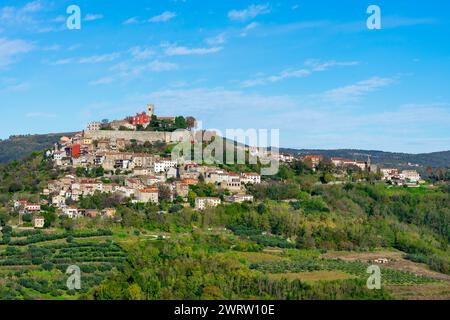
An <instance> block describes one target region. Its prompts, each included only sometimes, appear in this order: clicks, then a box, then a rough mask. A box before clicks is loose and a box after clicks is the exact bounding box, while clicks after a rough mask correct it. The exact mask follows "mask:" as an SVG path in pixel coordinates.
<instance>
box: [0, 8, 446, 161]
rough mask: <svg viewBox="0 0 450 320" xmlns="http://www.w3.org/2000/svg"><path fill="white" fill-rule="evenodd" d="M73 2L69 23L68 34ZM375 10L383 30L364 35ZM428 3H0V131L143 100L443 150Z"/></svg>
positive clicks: (285, 140)
mask: <svg viewBox="0 0 450 320" xmlns="http://www.w3.org/2000/svg"><path fill="white" fill-rule="evenodd" d="M73 4H75V5H78V6H79V7H80V8H81V13H82V19H83V20H82V28H81V30H68V29H67V27H66V21H65V20H66V19H67V17H68V14H66V8H67V7H68V6H69V5H73ZM371 4H375V5H378V6H379V7H380V8H381V14H382V16H381V17H382V29H381V30H369V29H368V28H367V27H366V20H367V18H368V17H369V15H368V14H367V13H366V10H367V7H368V6H369V5H371ZM449 12H450V3H449V2H448V1H441V0H428V1H423V0H420V1H419V0H418V1H406V0H395V1H392V0H390V1H381V0H371V1H364V0H341V1H328V0H315V1H301V0H298V1H295V0H292V1H291V0H289V1H287V0H286V1H262V2H258V1H243V0H239V1H238V0H228V1H215V0H211V1H204V0H167V1H163V0H159V1H123V0H115V1H110V0H108V1H107V0H84V1H81V0H72V1H55V0H38V1H18V0H14V1H5V0H1V1H0V108H1V122H0V123H1V126H0V138H6V137H8V136H9V135H11V134H25V133H47V132H62V131H75V130H81V129H82V128H83V127H84V125H85V124H86V123H87V122H89V121H91V120H101V119H104V118H107V119H118V118H123V117H124V116H126V115H130V114H134V113H135V112H137V111H140V110H144V108H145V106H146V104H147V103H150V102H152V103H155V104H156V108H157V113H158V114H159V115H163V116H167V115H178V114H181V115H193V116H195V117H196V118H197V119H199V120H201V121H202V122H203V127H205V128H217V129H221V130H224V129H226V128H243V129H247V128H267V129H280V138H281V145H282V146H285V147H294V148H327V149H331V148H361V149H372V150H385V151H401V152H412V153H421V152H432V151H442V150H449V149H450V90H449V87H450V86H449V83H450V42H449V39H450V25H449V24H450V19H449V15H450V13H449Z"/></svg>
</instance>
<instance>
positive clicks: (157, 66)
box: [147, 60, 178, 72]
mask: <svg viewBox="0 0 450 320" xmlns="http://www.w3.org/2000/svg"><path fill="white" fill-rule="evenodd" d="M147 67H148V70H150V71H155V72H161V71H171V70H176V69H178V65H176V64H175V63H170V62H161V61H159V60H154V61H152V62H150V63H149V64H148V65H147Z"/></svg>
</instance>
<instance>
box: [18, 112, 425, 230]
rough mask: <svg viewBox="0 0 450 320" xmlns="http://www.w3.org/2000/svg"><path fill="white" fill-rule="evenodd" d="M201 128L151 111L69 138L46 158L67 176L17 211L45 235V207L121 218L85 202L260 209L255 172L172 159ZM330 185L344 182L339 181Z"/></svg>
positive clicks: (395, 174) (71, 214)
mask: <svg viewBox="0 0 450 320" xmlns="http://www.w3.org/2000/svg"><path fill="white" fill-rule="evenodd" d="M195 122H196V120H195V119H194V118H193V117H186V118H184V117H158V116H156V115H155V107H154V105H148V106H147V110H146V112H142V113H138V114H136V115H135V116H130V117H127V118H125V119H123V120H116V121H111V122H110V121H107V120H104V121H102V122H92V123H89V124H88V125H87V127H86V129H85V130H84V131H83V132H80V133H77V134H75V135H74V136H72V137H62V138H61V139H60V141H59V143H57V144H55V146H54V148H53V149H52V150H48V151H47V152H46V153H45V156H46V157H47V159H49V160H50V161H52V163H53V166H54V167H55V168H58V169H61V170H64V171H65V172H68V174H66V175H65V176H63V177H61V178H59V179H57V180H52V181H48V185H47V187H46V188H45V189H44V190H43V191H42V193H41V195H42V197H43V200H42V202H41V203H29V202H27V201H24V200H20V199H17V200H15V202H14V210H15V211H18V212H19V213H22V214H31V215H33V217H34V218H33V226H34V227H35V228H42V227H43V226H44V224H45V221H44V218H43V217H41V216H40V215H39V213H40V211H41V205H49V206H52V207H54V208H56V210H57V212H58V214H59V215H62V216H66V217H68V218H70V219H77V218H80V217H82V216H86V217H91V218H95V217H98V216H101V217H105V218H111V219H114V218H115V209H113V208H106V209H104V210H101V211H99V210H95V209H80V207H79V206H78V203H79V202H80V201H81V200H82V199H84V198H86V197H90V196H94V195H96V194H108V195H111V196H114V197H117V198H119V199H128V200H129V201H131V202H132V203H135V204H148V203H152V204H154V205H158V204H160V203H161V202H166V203H173V204H177V205H178V206H191V207H193V208H195V210H205V209H207V208H209V207H217V206H219V205H221V204H226V203H244V202H253V201H254V196H253V195H251V194H249V193H248V192H247V189H248V187H249V186H255V185H258V184H261V183H263V177H261V175H260V174H259V173H257V172H251V171H248V170H246V171H243V172H229V171H227V170H225V169H223V168H221V167H220V166H214V165H203V164H201V163H195V162H194V161H185V160H184V159H172V158H171V157H169V154H170V153H169V152H168V151H170V146H171V145H173V144H174V143H176V142H177V141H178V140H179V139H181V138H180V136H177V135H176V134H175V135H174V134H173V132H175V131H176V130H178V129H185V130H188V131H191V130H193V129H194V128H195ZM246 151H248V152H256V149H254V148H252V147H246ZM268 154H269V156H270V157H272V158H275V160H277V161H279V162H280V163H292V162H294V161H302V162H303V163H305V164H306V165H307V166H309V167H310V168H311V169H312V170H315V168H317V167H318V166H320V165H331V166H333V167H335V168H341V169H342V172H346V171H345V170H347V169H352V170H359V171H362V172H372V173H374V174H377V175H378V177H379V179H380V180H385V181H386V182H388V183H390V184H394V185H407V186H416V185H418V184H419V182H420V181H421V178H420V175H419V174H418V173H417V172H416V171H403V172H400V171H398V170H396V169H380V168H378V166H376V165H374V164H371V162H370V159H368V160H367V161H356V160H348V159H343V158H331V159H325V158H324V157H322V156H319V155H307V156H302V157H295V156H293V155H286V154H275V153H274V154H271V153H270V152H269V153H268ZM335 176H336V177H338V178H339V177H342V176H343V175H342V174H340V175H339V174H338V175H335ZM333 180H336V179H333ZM199 183H202V184H209V185H213V186H214V187H215V188H217V189H220V190H222V191H223V193H222V194H223V196H221V197H193V196H192V193H191V190H192V189H193V188H195V186H197V185H198V184H199ZM330 183H339V179H338V180H337V181H334V182H330Z"/></svg>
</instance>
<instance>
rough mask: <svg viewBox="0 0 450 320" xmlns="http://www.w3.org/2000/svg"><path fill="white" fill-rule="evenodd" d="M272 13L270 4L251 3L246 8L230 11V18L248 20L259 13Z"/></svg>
mask: <svg viewBox="0 0 450 320" xmlns="http://www.w3.org/2000/svg"><path fill="white" fill-rule="evenodd" d="M268 13H270V6H269V5H268V4H262V5H254V4H252V5H250V6H249V7H248V8H247V9H244V10H231V11H230V12H228V18H230V20H235V21H246V20H249V19H253V18H256V17H257V16H259V15H263V14H268Z"/></svg>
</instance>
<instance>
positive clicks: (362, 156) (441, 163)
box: [0, 132, 450, 168]
mask: <svg viewBox="0 0 450 320" xmlns="http://www.w3.org/2000/svg"><path fill="white" fill-rule="evenodd" d="M73 134H75V133H74V132H66V133H49V134H37V135H16V136H11V137H10V138H9V139H5V140H0V163H7V162H10V161H13V160H20V159H23V158H24V157H26V156H28V155H30V154H31V153H32V152H35V151H42V150H45V149H48V148H51V147H52V146H53V144H54V143H56V142H58V141H59V139H60V138H61V137H62V136H71V135H73ZM280 152H282V153H288V154H293V155H308V154H317V155H323V156H325V157H342V158H347V159H351V160H367V158H368V156H370V157H371V160H372V163H376V164H380V165H382V166H386V167H391V166H392V167H400V168H407V167H414V166H415V165H418V166H420V167H422V168H426V167H427V166H431V167H433V168H450V151H442V152H433V153H423V154H408V153H395V152H384V151H375V150H356V149H355V150H352V149H341V150H311V149H291V148H280ZM409 164H412V165H413V166H411V165H409Z"/></svg>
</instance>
